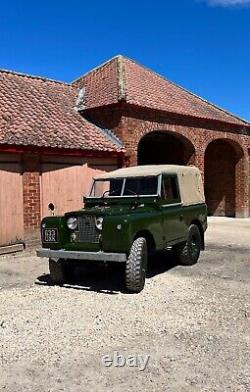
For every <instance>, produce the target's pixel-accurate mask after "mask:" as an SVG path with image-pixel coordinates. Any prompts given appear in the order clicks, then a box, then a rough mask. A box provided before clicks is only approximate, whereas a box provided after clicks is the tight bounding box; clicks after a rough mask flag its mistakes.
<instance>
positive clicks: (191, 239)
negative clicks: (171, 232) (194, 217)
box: [176, 224, 201, 265]
mask: <svg viewBox="0 0 250 392" xmlns="http://www.w3.org/2000/svg"><path fill="white" fill-rule="evenodd" d="M200 251H201V235H200V230H199V228H198V227H197V226H196V225H194V224H192V225H190V226H189V229H188V237H187V241H186V242H185V243H184V244H182V245H177V246H176V255H177V258H178V261H179V263H180V264H182V265H193V264H195V263H197V261H198V258H199V256H200Z"/></svg>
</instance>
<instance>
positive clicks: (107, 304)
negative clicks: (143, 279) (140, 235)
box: [0, 218, 250, 392]
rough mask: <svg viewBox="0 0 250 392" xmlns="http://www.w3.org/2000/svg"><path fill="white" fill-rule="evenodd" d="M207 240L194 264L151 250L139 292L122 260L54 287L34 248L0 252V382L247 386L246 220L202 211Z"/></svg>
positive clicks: (53, 386) (189, 389)
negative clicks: (121, 362) (127, 288)
mask: <svg viewBox="0 0 250 392" xmlns="http://www.w3.org/2000/svg"><path fill="white" fill-rule="evenodd" d="M206 243H207V248H206V251H205V252H203V253H202V254H201V257H200V261H199V262H198V264H197V265H195V266H192V267H182V266H176V265H175V262H174V258H173V256H172V254H171V253H169V254H167V255H160V256H158V257H157V258H155V260H153V261H152V262H151V266H150V268H149V272H148V279H147V283H146V287H145V289H144V291H143V292H142V293H140V294H137V295H131V294H126V293H124V292H123V286H122V283H121V277H122V270H121V267H120V268H118V267H117V266H116V268H113V269H111V268H108V269H105V268H99V269H97V268H94V269H91V271H89V270H87V269H86V270H84V271H81V275H80V276H81V277H80V278H79V279H78V281H73V282H71V283H70V284H67V285H65V286H64V287H56V286H51V285H50V280H49V276H48V267H47V262H46V260H40V259H38V258H37V257H36V256H35V251H34V250H33V249H29V250H26V251H24V252H23V253H16V254H10V255H6V256H0V390H1V391H4V392H16V391H18V392H24V391H25V392H28V391H32V392H36V391H37V392H38V391H39V392H45V391H46V392H48V391H51V392H52V391H53V392H57V391H58V392H59V391H67V392H68V391H70V392H75V391H76V392H83V391H87V390H89V391H108V392H112V391H116V392H120V391H124V392H125V391H126V392H127V391H157V392H158V391H159V392H160V391H164V392H167V391H169V392H175V391H176V392H183V391H184V392H193V391H194V392H203V391H221V392H226V391H230V392H231V391H232V392H250V300H249V297H250V219H230V218H209V229H208V231H207V235H206ZM116 352H118V353H119V355H121V356H123V357H124V358H128V356H136V355H149V360H148V363H147V366H146V368H145V370H144V371H142V370H140V369H139V368H138V366H137V367H136V366H134V367H130V366H128V365H126V366H124V367H115V366H109V367H106V366H104V364H103V360H102V358H103V356H104V355H109V356H110V357H113V356H114V355H116Z"/></svg>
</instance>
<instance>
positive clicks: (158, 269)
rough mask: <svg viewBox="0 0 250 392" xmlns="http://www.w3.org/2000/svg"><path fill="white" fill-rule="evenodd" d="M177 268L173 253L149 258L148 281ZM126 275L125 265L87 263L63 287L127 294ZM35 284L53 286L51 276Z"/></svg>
mask: <svg viewBox="0 0 250 392" xmlns="http://www.w3.org/2000/svg"><path fill="white" fill-rule="evenodd" d="M176 266H177V261H176V258H175V257H174V254H173V253H172V252H168V251H162V252H159V253H157V254H156V255H154V256H151V257H150V258H149V261H148V271H147V279H151V278H152V277H153V276H156V275H159V274H162V273H165V272H167V271H169V270H171V269H172V268H174V267H176ZM124 273H125V265H124V264H123V263H109V264H107V265H104V264H98V263H93V262H91V263H88V262H85V263H84V264H81V265H78V266H76V267H75V269H74V273H73V274H72V276H71V277H70V278H69V279H67V282H66V283H64V284H63V285H62V287H63V288H67V289H74V290H85V291H95V292H98V293H105V294H110V295H115V294H119V293H126V290H125V287H124ZM35 283H36V284H38V285H45V286H51V285H53V283H52V281H51V278H50V275H49V274H43V275H41V276H38V278H37V281H36V282H35Z"/></svg>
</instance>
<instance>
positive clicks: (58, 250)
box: [37, 165, 207, 292]
mask: <svg viewBox="0 0 250 392" xmlns="http://www.w3.org/2000/svg"><path fill="white" fill-rule="evenodd" d="M84 204H85V206H84V209H82V210H79V211H73V212H68V213H66V214H65V215H64V216H50V217H46V218H44V219H43V220H42V223H41V236H42V249H39V250H38V251H37V255H38V256H39V257H48V258H49V269H50V274H51V279H52V281H53V282H54V283H55V284H62V283H63V282H64V280H65V277H66V276H67V273H68V272H69V271H70V270H71V269H72V268H73V267H74V265H75V260H78V262H79V261H84V260H89V261H92V260H93V261H95V260H99V261H101V262H120V263H124V264H125V272H124V275H125V285H126V289H127V290H129V291H131V292H140V291H141V290H142V289H143V287H144V284H145V276H146V270H147V259H148V255H150V254H151V253H153V252H156V251H158V250H163V249H166V248H172V249H173V250H174V251H175V252H176V255H177V258H178V260H179V262H180V263H181V264H184V265H192V264H194V263H196V262H197V260H198V258H199V255H200V251H201V250H202V249H204V232H205V230H206V228H207V208H206V204H205V199H204V191H203V184H202V179H201V174H200V172H199V170H198V169H197V168H196V167H185V166H174V165H154V166H135V167H130V168H123V169H118V170H115V171H113V172H109V173H104V174H101V175H99V176H98V177H96V178H94V181H93V185H92V188H91V191H90V195H89V197H85V198H84Z"/></svg>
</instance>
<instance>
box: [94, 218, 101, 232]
mask: <svg viewBox="0 0 250 392" xmlns="http://www.w3.org/2000/svg"><path fill="white" fill-rule="evenodd" d="M102 222H103V217H102V216H99V217H98V218H96V220H95V225H96V227H97V229H98V230H102Z"/></svg>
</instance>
